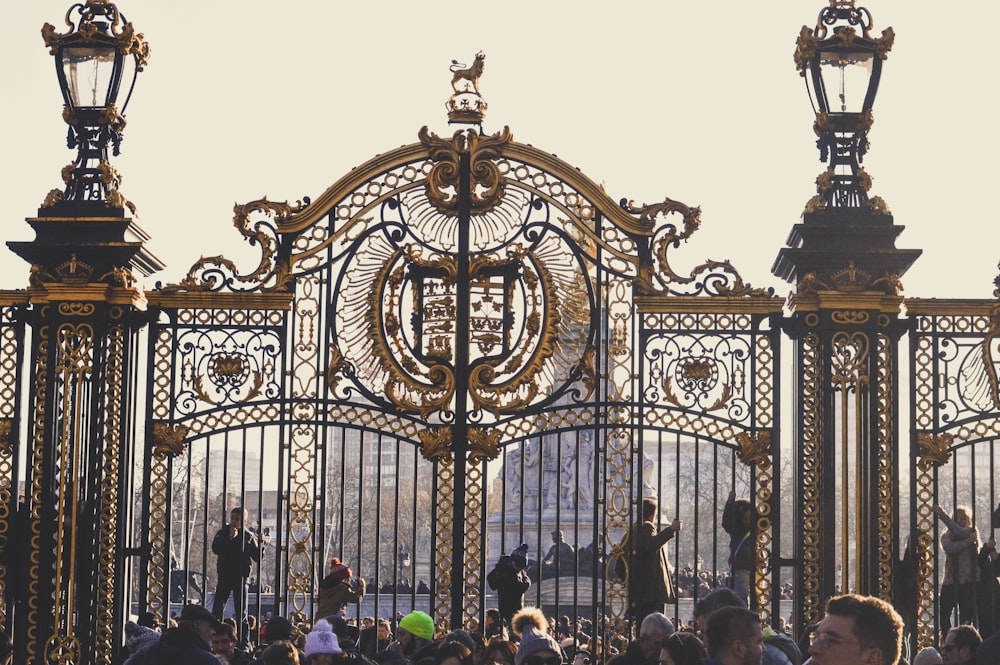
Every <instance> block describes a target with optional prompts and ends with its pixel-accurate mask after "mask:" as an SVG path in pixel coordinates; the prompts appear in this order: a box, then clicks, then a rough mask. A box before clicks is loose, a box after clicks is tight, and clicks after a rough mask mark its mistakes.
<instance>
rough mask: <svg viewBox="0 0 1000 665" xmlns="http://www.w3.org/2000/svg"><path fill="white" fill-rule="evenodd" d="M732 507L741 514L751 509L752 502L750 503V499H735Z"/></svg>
mask: <svg viewBox="0 0 1000 665" xmlns="http://www.w3.org/2000/svg"><path fill="white" fill-rule="evenodd" d="M733 507H734V508H735V509H736V510H737V511H738V512H739V513H741V514H742V513H749V512H752V511H753V504H752V503H750V499H735V500H734V501H733Z"/></svg>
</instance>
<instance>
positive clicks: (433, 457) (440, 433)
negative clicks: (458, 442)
mask: <svg viewBox="0 0 1000 665" xmlns="http://www.w3.org/2000/svg"><path fill="white" fill-rule="evenodd" d="M417 436H419V437H420V443H421V446H420V454H421V455H423V456H424V459H426V460H427V461H429V462H441V461H445V460H447V461H451V459H452V455H451V428H450V427H435V428H433V429H422V430H420V431H419V432H417Z"/></svg>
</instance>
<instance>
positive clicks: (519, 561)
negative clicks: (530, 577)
mask: <svg viewBox="0 0 1000 665" xmlns="http://www.w3.org/2000/svg"><path fill="white" fill-rule="evenodd" d="M510 560H511V563H513V564H514V565H515V566H517V567H518V568H525V567H527V565H528V543H521V544H520V545H518V546H517V547H516V548H514V551H513V552H511V553H510Z"/></svg>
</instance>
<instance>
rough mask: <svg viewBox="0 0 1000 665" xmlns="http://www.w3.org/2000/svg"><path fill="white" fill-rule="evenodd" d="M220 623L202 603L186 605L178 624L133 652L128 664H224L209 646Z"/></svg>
mask: <svg viewBox="0 0 1000 665" xmlns="http://www.w3.org/2000/svg"><path fill="white" fill-rule="evenodd" d="M220 625H221V624H220V623H219V621H218V619H216V618H215V615H214V614H212V613H211V612H209V611H208V610H207V609H205V608H204V607H202V606H201V605H185V606H184V609H183V610H181V615H180V617H178V619H177V627H176V628H168V629H167V631H166V632H165V633H163V635H162V636H161V637H160V639H159V640H158V641H157V642H155V643H153V644H152V645H150V646H147V647H145V648H143V649H140V650H139V651H137V652H136V653H134V654H133V655H132V656H131V657H130V658H129V659H128V660H127V661H125V662H126V665H177V664H178V663H183V664H184V665H222V661H220V660H219V659H218V658H216V657H215V655H214V654H213V653H212V651H211V648H210V647H209V644H210V643H211V641H212V634H213V633H214V632H215V630H216V629H217V628H218V627H219V626H220Z"/></svg>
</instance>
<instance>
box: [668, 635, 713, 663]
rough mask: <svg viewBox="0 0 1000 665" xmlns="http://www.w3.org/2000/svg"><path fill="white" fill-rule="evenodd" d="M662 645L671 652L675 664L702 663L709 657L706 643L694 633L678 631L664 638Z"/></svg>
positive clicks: (671, 658)
mask: <svg viewBox="0 0 1000 665" xmlns="http://www.w3.org/2000/svg"><path fill="white" fill-rule="evenodd" d="M660 646H662V647H663V648H664V649H666V650H667V651H669V652H670V660H672V661H674V665H700V664H701V663H702V662H703V661H704V660H705V659H706V658H708V651H707V650H706V649H705V644H704V643H703V642H702V641H701V640H700V639H698V636H697V635H695V634H694V633H687V632H683V631H678V632H676V633H674V634H673V635H671V636H670V637H668V638H667V639H665V640H663V644H661V645H660Z"/></svg>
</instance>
